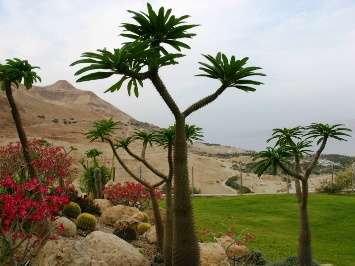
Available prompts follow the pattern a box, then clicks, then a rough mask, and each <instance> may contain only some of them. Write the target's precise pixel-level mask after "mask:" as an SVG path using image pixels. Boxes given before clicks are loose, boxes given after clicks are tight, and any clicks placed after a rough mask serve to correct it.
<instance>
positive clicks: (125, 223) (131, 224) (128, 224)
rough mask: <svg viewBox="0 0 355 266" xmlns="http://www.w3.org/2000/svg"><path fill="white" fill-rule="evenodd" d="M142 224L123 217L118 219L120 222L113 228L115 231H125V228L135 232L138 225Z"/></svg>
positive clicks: (128, 217)
mask: <svg viewBox="0 0 355 266" xmlns="http://www.w3.org/2000/svg"><path fill="white" fill-rule="evenodd" d="M140 223H141V222H140V221H138V220H136V219H134V218H132V217H130V216H125V215H124V216H121V217H120V218H118V220H117V221H116V222H115V224H114V225H113V227H114V228H115V229H124V228H132V229H134V230H137V227H138V224H140Z"/></svg>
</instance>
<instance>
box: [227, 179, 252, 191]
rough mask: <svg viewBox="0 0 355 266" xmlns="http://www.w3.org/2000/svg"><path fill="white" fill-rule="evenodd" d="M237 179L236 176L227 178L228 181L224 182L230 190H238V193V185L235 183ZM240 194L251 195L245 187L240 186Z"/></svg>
mask: <svg viewBox="0 0 355 266" xmlns="http://www.w3.org/2000/svg"><path fill="white" fill-rule="evenodd" d="M238 179H239V177H238V176H232V177H230V178H228V180H227V181H226V185H227V186H229V187H231V188H234V189H235V190H238V191H239V192H240V184H238V183H237V181H238ZM241 192H242V193H243V194H247V193H252V191H251V190H250V188H248V187H246V186H242V189H241Z"/></svg>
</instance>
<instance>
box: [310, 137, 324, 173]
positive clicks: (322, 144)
mask: <svg viewBox="0 0 355 266" xmlns="http://www.w3.org/2000/svg"><path fill="white" fill-rule="evenodd" d="M327 140H328V137H327V136H324V137H323V140H322V143H321V145H320V146H319V149H318V150H317V152H316V154H315V155H314V157H313V160H312V162H311V164H310V165H309V166H308V168H307V170H306V173H305V177H306V178H307V179H308V177H309V175H310V174H311V172H312V170H313V168H314V167H315V166H316V164H317V162H318V159H319V157H320V155H321V153H322V152H323V150H324V148H325V145H326V144H327Z"/></svg>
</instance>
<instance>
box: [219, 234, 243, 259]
mask: <svg viewBox="0 0 355 266" xmlns="http://www.w3.org/2000/svg"><path fill="white" fill-rule="evenodd" d="M217 242H218V243H220V244H221V245H222V247H223V248H224V250H225V251H226V253H227V255H228V256H229V257H234V258H237V259H238V258H242V257H244V256H249V255H250V250H249V249H248V248H247V247H246V246H238V245H237V244H236V243H235V241H234V239H233V238H231V237H229V236H222V237H220V238H217Z"/></svg>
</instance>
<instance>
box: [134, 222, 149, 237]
mask: <svg viewBox="0 0 355 266" xmlns="http://www.w3.org/2000/svg"><path fill="white" fill-rule="evenodd" d="M151 227H152V225H151V224H150V223H140V224H139V225H138V228H137V232H138V235H143V234H144V233H145V232H146V231H147V230H148V229H149V228H151Z"/></svg>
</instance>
